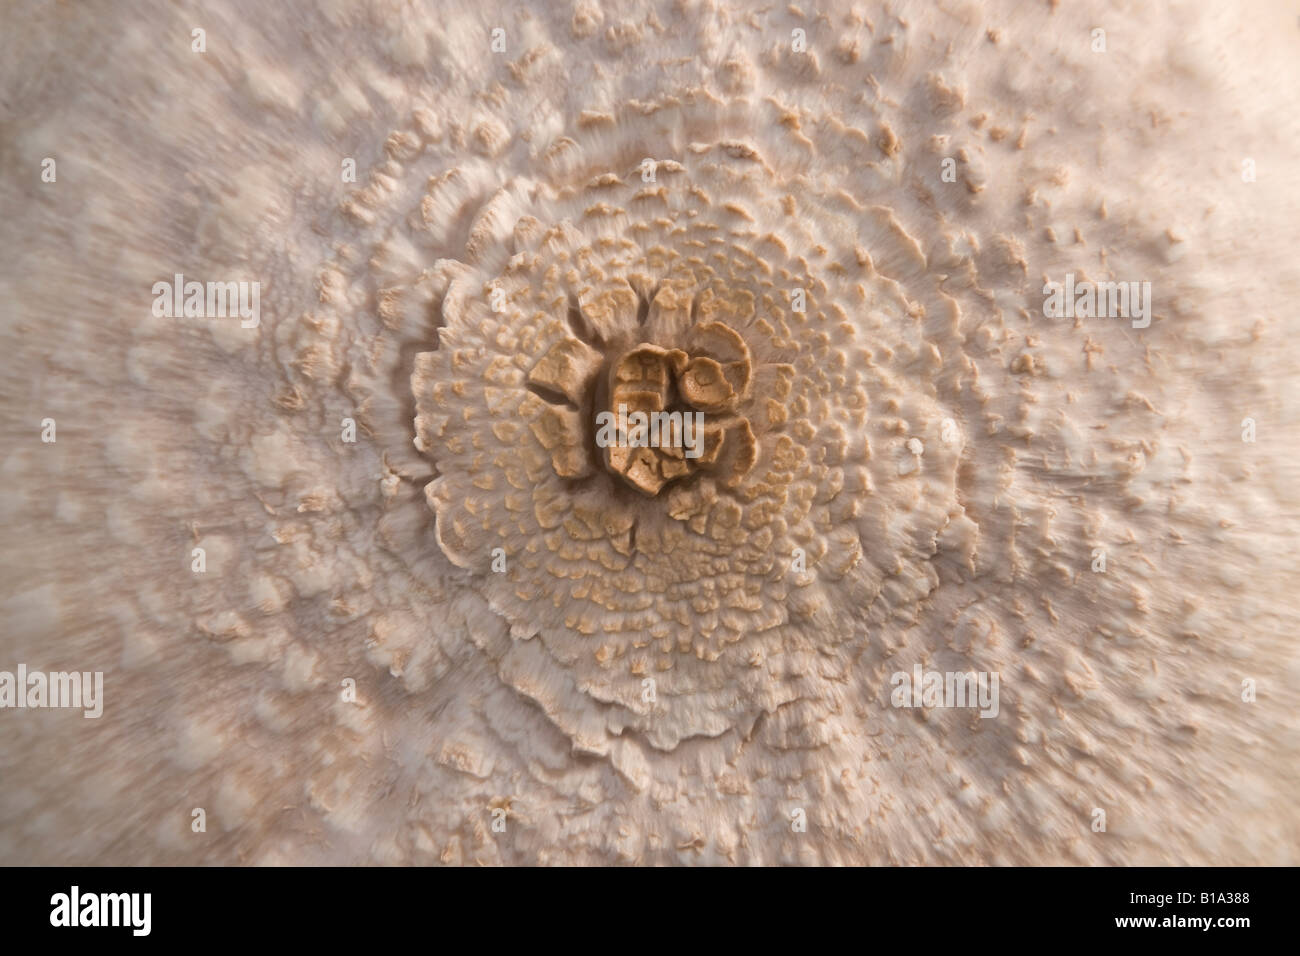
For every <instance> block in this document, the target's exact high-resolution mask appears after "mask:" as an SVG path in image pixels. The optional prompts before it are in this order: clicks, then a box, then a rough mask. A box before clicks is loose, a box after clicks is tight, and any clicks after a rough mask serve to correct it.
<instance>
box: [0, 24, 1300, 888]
mask: <svg viewBox="0 0 1300 956" xmlns="http://www.w3.org/2000/svg"><path fill="white" fill-rule="evenodd" d="M1155 6H1157V5H1147V4H1124V5H1115V6H1113V7H1112V6H1110V5H1107V4H1101V3H1089V4H1061V5H1059V6H1057V5H1056V4H1054V3H1051V2H1034V3H1026V2H1020V0H1005V2H1003V0H997V2H988V3H965V2H956V3H951V4H946V5H935V4H931V3H896V4H891V3H876V2H862V3H856V4H850V3H842V2H832V0H827V2H825V3H823V4H821V5H820V6H819V7H813V6H811V5H810V6H796V5H789V6H785V5H780V4H765V5H758V4H750V3H727V2H690V0H680V2H662V3H651V2H611V3H604V2H601V3H597V2H594V0H579V2H577V3H567V2H564V3H560V2H556V3H547V4H534V5H528V6H525V5H514V4H511V5H503V4H499V3H496V2H494V0H488V2H476V3H464V4H459V3H450V2H449V3H398V2H357V3H344V2H327V3H323V4H308V3H292V4H265V3H254V2H249V3H238V2H213V3H203V4H195V5H192V6H191V5H186V4H172V3H141V4H133V5H131V8H130V10H129V11H128V10H127V9H125V8H121V9H119V8H118V7H117V6H115V5H110V4H93V3H92V4H78V5H67V6H64V5H48V6H41V7H32V8H25V9H23V10H22V11H18V10H15V9H11V10H10V11H8V12H6V13H5V14H4V15H3V16H4V19H5V21H6V22H5V23H4V25H3V29H2V30H0V91H2V92H0V209H2V210H3V215H0V248H3V249H4V251H5V254H4V256H3V258H2V259H0V345H2V346H3V347H2V348H0V365H2V372H3V374H0V396H2V402H3V414H2V415H0V522H2V528H3V530H0V568H2V570H3V578H2V580H0V671H14V670H15V669H16V668H17V666H18V665H19V664H25V666H26V667H27V668H28V669H29V670H42V671H51V672H52V671H71V670H76V671H85V672H94V671H101V672H102V673H103V687H104V690H103V714H102V716H101V717H99V718H94V719H87V718H85V717H83V715H82V713H81V711H79V710H55V709H16V708H9V707H5V708H3V709H0V862H3V863H41V864H53V863H133V864H134V863H155V864H183V863H205V864H206V863H216V864H293V863H310V864H315V863H341V864H354V863H379V864H408V863H410V864H470V863H491V864H534V863H540V864H560V863H589V864H730V863H735V864H780V863H789V864H815V863H839V864H1062V863H1066V864H1089V865H1096V864H1282V863H1290V864H1295V863H1300V810H1298V809H1297V807H1298V806H1300V804H1298V803H1297V795H1298V794H1300V786H1298V784H1300V762H1298V760H1297V757H1298V756H1300V734H1298V731H1300V714H1298V713H1297V708H1296V704H1295V701H1296V684H1297V681H1298V680H1300V654H1298V653H1297V648H1298V646H1300V645H1297V637H1296V635H1297V628H1298V627H1300V599H1298V598H1297V595H1298V594H1300V575H1298V574H1297V570H1296V568H1297V562H1296V557H1295V546H1294V544H1293V542H1294V536H1295V534H1296V533H1297V531H1298V530H1300V452H1298V451H1297V443H1298V442H1300V428H1298V427H1297V415H1298V414H1300V407H1298V404H1300V403H1298V401H1297V399H1298V397H1300V394H1298V391H1297V387H1298V386H1297V382H1300V347H1298V346H1297V342H1296V336H1297V333H1298V332H1300V322H1298V320H1297V316H1296V303H1297V301H1298V300H1300V257H1297V246H1298V243H1297V239H1298V238H1300V228H1298V227H1297V225H1296V223H1297V217H1300V169H1298V168H1297V160H1296V156H1297V155H1298V154H1300V117H1298V116H1297V114H1296V111H1295V109H1294V103H1293V99H1294V91H1295V90H1296V89H1297V88H1300V23H1298V22H1297V20H1296V15H1295V11H1294V9H1293V8H1292V7H1291V6H1290V5H1288V4H1286V3H1273V2H1260V3H1249V4H1224V5H1220V4H1213V3H1209V2H1208V0H1207V2H1198V3H1188V4H1172V5H1168V8H1167V9H1147V8H1148V7H1153V8H1154V7H1155ZM195 29H201V30H202V31H203V33H202V35H201V40H202V43H201V44H200V42H199V39H196V37H195V34H194V33H193V31H194V30H195ZM494 31H500V32H499V33H497V32H494ZM1098 31H1103V32H1102V33H1101V34H1100V44H1099V42H1098V41H1099V33H1098ZM197 45H202V47H203V49H202V50H196V49H195V47H196V46H197ZM1099 47H1100V48H1099ZM47 159H52V160H53V161H54V165H53V166H47V164H46V163H45V161H46V160H47ZM349 163H350V164H351V167H352V168H355V180H354V181H348V179H349V177H348V175H347V174H348V171H349ZM47 168H49V169H53V170H57V174H56V176H54V178H53V180H52V181H48V179H47V177H44V176H43V171H44V170H45V169H47ZM178 273H180V274H183V275H184V277H185V280H187V281H188V280H194V281H199V282H249V283H252V282H256V283H260V315H259V316H258V318H257V321H256V324H252V323H249V322H243V321H241V320H240V318H239V317H238V316H233V317H232V316H226V317H185V316H183V315H182V316H180V317H169V316H167V315H159V314H157V309H156V308H154V306H155V296H156V293H155V291H154V288H155V283H159V282H163V283H170V282H171V281H172V278H173V276H174V275H176V274H178ZM1067 274H1068V275H1070V276H1072V277H1073V278H1072V280H1071V281H1073V282H1078V283H1087V282H1105V281H1122V282H1138V283H1149V289H1150V294H1149V299H1147V300H1146V301H1147V304H1148V305H1149V306H1150V314H1149V324H1145V325H1144V324H1143V323H1142V322H1141V321H1138V320H1136V319H1134V320H1133V321H1130V319H1129V318H1127V317H1113V316H1112V317H1104V316H1096V317H1094V316H1075V317H1072V318H1066V317H1050V316H1048V315H1047V314H1045V310H1044V300H1045V298H1046V295H1045V291H1046V288H1045V286H1046V284H1047V283H1049V282H1063V281H1065V277H1066V276H1067ZM620 402H621V403H624V404H627V405H628V406H629V407H632V408H633V409H644V410H647V411H667V410H671V409H677V410H684V411H689V412H696V411H698V412H700V413H701V414H702V415H703V420H704V422H705V428H704V431H703V433H702V435H703V439H702V441H703V444H702V448H703V452H702V454H701V455H700V456H699V458H694V457H688V456H686V455H684V454H683V453H682V452H681V450H680V449H678V450H675V451H674V450H664V449H656V450H644V449H643V450H636V449H632V450H629V449H624V448H602V447H599V446H598V444H597V442H596V441H595V439H594V437H593V436H594V431H595V426H594V422H595V418H596V415H597V414H598V413H599V412H602V411H609V410H610V409H615V408H617V407H618V405H619V403H620ZM46 420H53V422H54V424H55V427H56V429H57V431H56V433H55V434H56V437H55V440H53V441H50V440H43V439H44V438H45V432H46V431H48V428H47V426H46V425H45V422H46ZM349 423H351V431H350V430H349ZM196 549H199V550H197V551H196ZM916 668H920V669H921V670H922V671H938V672H941V673H943V672H960V673H968V672H975V673H983V674H990V675H997V677H998V686H999V690H1000V702H999V706H998V708H997V713H996V714H995V715H992V716H985V717H981V716H980V714H979V712H978V711H976V710H973V709H971V708H969V707H967V708H962V707H946V708H945V707H929V706H925V707H900V706H897V705H896V704H897V702H896V701H895V700H894V694H893V691H894V685H893V677H894V675H896V674H900V673H903V674H912V673H914V672H915V671H914V669H916ZM198 810H201V811H202V813H201V814H196V811H198ZM1098 811H1101V812H1102V813H1101V817H1100V819H1101V820H1103V821H1104V823H1103V825H1102V827H1100V828H1099V827H1098V825H1097V823H1098V820H1099V817H1098ZM200 820H201V821H202V823H203V825H202V826H200V825H199V821H200Z"/></svg>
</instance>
